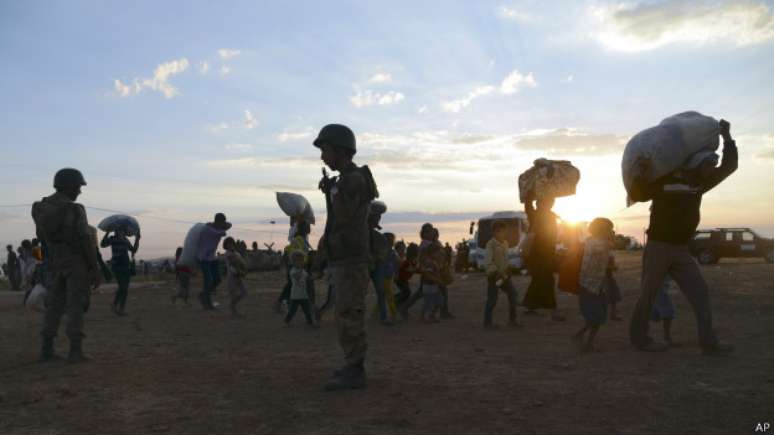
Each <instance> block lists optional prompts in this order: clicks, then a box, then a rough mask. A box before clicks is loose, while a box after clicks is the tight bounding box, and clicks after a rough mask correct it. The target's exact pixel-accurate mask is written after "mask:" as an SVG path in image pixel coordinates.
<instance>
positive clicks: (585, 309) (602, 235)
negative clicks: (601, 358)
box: [573, 218, 614, 352]
mask: <svg viewBox="0 0 774 435" xmlns="http://www.w3.org/2000/svg"><path fill="white" fill-rule="evenodd" d="M589 233H590V234H591V237H590V238H589V239H588V240H586V246H585V247H584V249H583V262H582V263H581V270H580V277H579V288H578V302H579V304H580V311H581V314H582V315H583V317H584V319H585V320H586V324H585V325H584V326H583V328H581V330H580V331H578V333H577V334H575V335H574V336H573V339H574V340H576V341H582V340H583V336H584V334H585V333H586V332H587V331H588V332H589V336H588V339H587V340H586V343H584V344H583V346H582V348H581V350H582V351H583V352H590V351H592V350H593V349H594V347H593V345H592V341H593V340H594V337H595V336H596V335H597V331H599V327H600V326H601V325H602V324H604V323H605V320H607V296H606V295H605V287H604V283H605V273H606V270H607V267H608V264H609V261H610V247H611V245H612V241H613V234H614V233H613V222H611V221H610V220H609V219H606V218H596V219H594V220H593V221H592V222H591V223H590V224H589Z"/></svg>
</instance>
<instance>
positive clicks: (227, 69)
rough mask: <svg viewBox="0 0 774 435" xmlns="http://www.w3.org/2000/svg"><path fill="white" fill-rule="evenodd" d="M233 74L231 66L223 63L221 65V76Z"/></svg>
mask: <svg viewBox="0 0 774 435" xmlns="http://www.w3.org/2000/svg"><path fill="white" fill-rule="evenodd" d="M229 74H231V67H230V66H228V65H223V66H221V67H220V75H221V76H227V75H229Z"/></svg>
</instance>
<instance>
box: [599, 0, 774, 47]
mask: <svg viewBox="0 0 774 435" xmlns="http://www.w3.org/2000/svg"><path fill="white" fill-rule="evenodd" d="M591 14H592V16H593V17H594V18H596V20H597V21H598V22H597V23H596V25H595V28H596V29H599V30H597V31H596V32H595V36H596V38H597V39H598V40H599V41H600V42H601V43H602V44H603V45H605V46H606V47H608V48H610V49H612V50H617V51H624V52H637V51H644V50H652V49H656V48H659V47H662V46H665V45H669V44H673V43H679V42H688V43H696V44H704V43H711V42H718V41H730V42H732V43H734V44H736V45H737V46H746V45H753V44H760V43H764V42H767V41H770V40H772V39H774V15H772V13H771V10H770V9H769V7H768V6H767V5H766V4H765V3H762V2H758V1H753V0H725V1H720V2H718V1H709V0H701V1H691V2H687V1H683V0H667V1H662V2H658V3H651V2H647V3H646V2H640V3H636V4H633V5H632V4H624V5H614V6H605V7H600V8H595V9H592V10H591Z"/></svg>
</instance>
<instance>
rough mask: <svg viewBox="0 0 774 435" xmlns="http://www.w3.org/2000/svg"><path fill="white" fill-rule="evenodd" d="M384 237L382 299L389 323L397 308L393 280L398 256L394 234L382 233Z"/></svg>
mask: <svg viewBox="0 0 774 435" xmlns="http://www.w3.org/2000/svg"><path fill="white" fill-rule="evenodd" d="M384 238H385V240H386V241H387V247H388V249H389V250H388V252H387V259H386V260H385V262H384V300H385V302H386V304H387V312H388V315H389V318H390V322H391V323H395V320H396V315H397V314H398V310H397V308H396V307H395V290H394V285H393V284H394V282H395V275H396V274H397V273H398V267H399V265H400V258H399V257H398V252H397V251H396V250H395V234H393V233H384Z"/></svg>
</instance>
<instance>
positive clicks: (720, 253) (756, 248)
mask: <svg viewBox="0 0 774 435" xmlns="http://www.w3.org/2000/svg"><path fill="white" fill-rule="evenodd" d="M690 248H691V253H692V254H693V255H694V256H695V257H696V259H697V260H698V261H699V263H701V264H715V263H717V262H718V260H720V259H721V258H764V259H765V260H766V261H767V262H769V263H774V240H773V239H768V238H765V237H762V236H760V235H758V234H757V233H756V232H755V231H753V230H751V229H749V228H715V229H712V230H699V231H697V232H696V235H694V237H693V240H692V241H691V244H690Z"/></svg>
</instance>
